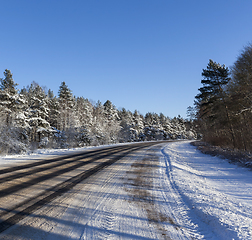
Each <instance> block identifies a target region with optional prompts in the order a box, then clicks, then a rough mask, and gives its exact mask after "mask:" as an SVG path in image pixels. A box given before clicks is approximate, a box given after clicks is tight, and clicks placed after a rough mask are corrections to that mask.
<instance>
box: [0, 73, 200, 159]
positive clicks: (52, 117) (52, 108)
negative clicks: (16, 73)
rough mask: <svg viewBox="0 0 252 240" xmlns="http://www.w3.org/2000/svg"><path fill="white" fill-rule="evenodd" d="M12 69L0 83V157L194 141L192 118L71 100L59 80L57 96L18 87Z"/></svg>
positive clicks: (32, 87) (33, 86)
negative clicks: (45, 150) (38, 151)
mask: <svg viewBox="0 0 252 240" xmlns="http://www.w3.org/2000/svg"><path fill="white" fill-rule="evenodd" d="M17 86H18V84H17V83H16V82H15V81H14V79H13V74H12V72H11V71H10V70H8V69H6V70H5V71H4V77H3V78H1V79H0V154H12V153H25V152H27V151H28V150H30V151H33V150H35V149H38V148H76V147H84V146H90V145H92V146H96V145H105V144H115V143H123V142H136V141H151V140H166V139H195V138H197V134H196V132H195V130H194V126H193V122H192V121H191V120H186V119H183V118H182V117H180V116H178V117H174V118H172V119H171V118H169V117H166V116H164V114H162V113H160V114H156V113H146V114H145V116H143V115H142V114H140V113H139V112H138V111H137V110H135V111H134V113H132V112H131V111H128V110H126V109H124V108H122V109H120V110H118V109H117V108H116V107H115V105H113V104H112V102H111V101H109V100H107V101H106V102H105V103H104V104H102V103H101V102H100V101H97V102H96V103H92V102H91V101H89V100H88V99H86V98H84V97H75V96H74V95H73V93H72V91H71V89H70V88H69V87H68V86H67V85H66V83H65V82H62V83H61V85H60V86H59V90H58V95H57V96H55V95H54V93H53V91H52V90H50V89H49V90H46V87H41V86H40V85H39V84H38V83H36V82H32V83H31V84H30V85H29V86H27V87H23V88H22V89H21V90H19V89H17Z"/></svg>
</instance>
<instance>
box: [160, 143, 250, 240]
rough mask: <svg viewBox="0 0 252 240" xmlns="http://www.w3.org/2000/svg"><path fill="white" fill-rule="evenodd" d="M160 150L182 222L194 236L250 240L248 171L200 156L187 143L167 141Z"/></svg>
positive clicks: (177, 215) (179, 219)
mask: <svg viewBox="0 0 252 240" xmlns="http://www.w3.org/2000/svg"><path fill="white" fill-rule="evenodd" d="M162 153H163V161H161V164H163V167H164V169H165V171H166V176H167V178H168V179H167V181H168V183H167V185H170V187H171V188H172V191H174V193H176V196H175V197H178V200H177V204H178V209H180V210H178V211H179V213H177V214H176V211H175V213H174V214H175V215H176V217H178V221H179V222H180V221H181V220H182V221H181V224H182V225H185V226H187V228H188V229H191V230H192V232H194V233H195V234H196V235H197V237H196V238H202V239H252V172H251V171H249V170H248V169H245V168H241V167H238V166H236V165H232V164H229V163H228V161H227V160H223V159H220V158H218V157H211V156H208V155H204V154H202V153H200V152H199V151H197V150H196V148H195V147H193V146H191V145H189V144H188V143H187V142H179V143H177V142H176V143H171V144H167V145H166V147H165V148H164V149H162ZM161 175H164V173H163V174H161ZM163 181H165V180H163Z"/></svg>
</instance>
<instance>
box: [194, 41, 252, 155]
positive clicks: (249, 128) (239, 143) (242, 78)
mask: <svg viewBox="0 0 252 240" xmlns="http://www.w3.org/2000/svg"><path fill="white" fill-rule="evenodd" d="M230 75H231V77H230ZM202 76H203V77H204V79H203V80H202V81H201V83H202V84H203V87H201V88H200V89H199V91H200V93H199V94H198V95H197V96H196V97H195V98H196V102H195V108H190V109H189V110H190V112H191V113H192V112H193V111H194V112H195V110H196V115H195V116H196V117H195V118H194V120H193V121H194V124H195V126H197V129H198V130H199V131H200V133H201V134H202V136H203V139H204V140H205V141H207V142H209V143H211V144H213V145H218V146H222V147H231V148H233V149H240V150H245V151H252V140H251V134H252V45H251V44H249V45H248V46H246V47H245V48H244V50H243V51H242V53H241V55H240V56H239V57H238V58H237V60H236V62H235V63H234V65H233V66H232V67H231V72H230V71H229V69H228V68H226V67H225V66H224V65H222V66H221V65H220V64H217V63H215V62H213V61H212V60H210V61H209V64H208V66H207V69H203V72H202Z"/></svg>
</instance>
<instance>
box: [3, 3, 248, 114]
mask: <svg viewBox="0 0 252 240" xmlns="http://www.w3.org/2000/svg"><path fill="white" fill-rule="evenodd" d="M0 3H1V15H0V24H1V32H0V37H1V38H0V39H1V45H0V54H1V58H0V71H2V72H4V70H5V69H6V68H7V69H10V70H11V71H12V73H13V78H14V80H15V82H16V83H18V84H19V86H18V88H19V89H21V88H22V87H24V86H27V85H29V84H30V83H31V82H32V81H35V82H38V83H39V84H40V85H41V86H46V87H47V88H50V89H52V90H53V92H54V94H55V95H57V93H58V89H59V86H60V84H61V82H62V81H65V82H66V84H67V85H68V86H69V88H70V89H71V90H72V92H73V94H74V95H75V96H83V97H85V98H88V99H91V100H93V101H95V102H96V101H98V100H100V101H101V102H102V103H104V102H105V101H106V100H110V101H112V103H113V104H114V105H115V106H116V107H117V108H122V107H124V108H126V109H127V110H130V111H132V112H133V111H134V110H135V109H137V110H138V111H139V112H140V113H142V114H145V113H147V112H155V113H160V112H162V113H164V114H165V115H166V116H169V117H174V116H177V115H178V114H180V115H181V116H183V117H186V110H187V107H188V106H190V105H193V102H194V96H195V95H196V94H197V93H198V88H199V87H201V83H200V81H201V72H202V69H203V68H206V66H207V64H208V61H209V59H213V60H214V61H216V62H219V63H221V64H225V65H226V66H229V67H230V66H231V65H232V64H233V63H234V62H235V60H236V59H237V56H239V54H240V52H241V50H242V49H243V47H244V46H246V45H247V44H248V43H250V42H252V14H251V10H252V1H251V0H242V1H239V0H236V1H233V0H212V1H205V0H191V1H188V0H184V1H182V0H177V1H175V0H174V1H171V0H170V1H169V0H152V1H150V0H71V1H70V0H43V1H39V0H22V1H20V0H8V1H5V0H0ZM0 77H3V74H2V75H0Z"/></svg>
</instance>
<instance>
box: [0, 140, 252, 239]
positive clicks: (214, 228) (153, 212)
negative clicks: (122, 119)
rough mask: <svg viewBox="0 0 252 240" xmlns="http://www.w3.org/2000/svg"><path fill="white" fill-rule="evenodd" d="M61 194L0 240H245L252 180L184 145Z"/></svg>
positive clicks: (251, 232) (250, 229)
mask: <svg viewBox="0 0 252 240" xmlns="http://www.w3.org/2000/svg"><path fill="white" fill-rule="evenodd" d="M69 193H70V194H69ZM69 193H68V194H65V195H63V196H61V197H59V198H58V199H56V200H55V201H53V202H51V203H50V204H48V205H47V206H45V207H43V208H42V209H40V210H38V211H36V212H34V213H33V214H32V215H31V216H29V217H27V218H25V219H23V220H22V221H21V222H20V223H19V224H17V225H16V226H13V227H11V228H9V229H8V230H7V231H5V232H4V233H2V234H0V239H5V240H6V239H20V240H21V239H22V240H24V239H38V240H40V239H50V240H52V239H53V240H59V239H63V240H67V239H214V240H222V239H223V240H224V239H225V240H227V239H252V172H251V171H249V170H248V169H245V168H241V167H238V166H236V165H232V164H229V163H228V161H226V160H223V159H220V158H218V157H211V156H208V155H204V154H202V153H200V152H199V151H198V150H196V148H195V147H194V146H192V145H190V143H189V141H180V142H171V143H165V144H160V145H156V146H153V147H150V148H148V149H147V150H140V151H138V153H137V154H136V153H132V154H130V155H129V156H126V157H124V158H123V159H121V160H120V161H118V162H116V163H115V164H113V165H112V166H110V167H108V168H106V169H104V170H103V171H102V172H100V173H98V174H96V175H94V176H92V177H90V178H89V179H87V180H86V181H84V182H82V183H80V184H78V185H77V186H76V187H75V188H74V189H72V190H71V191H70V192H69Z"/></svg>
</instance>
